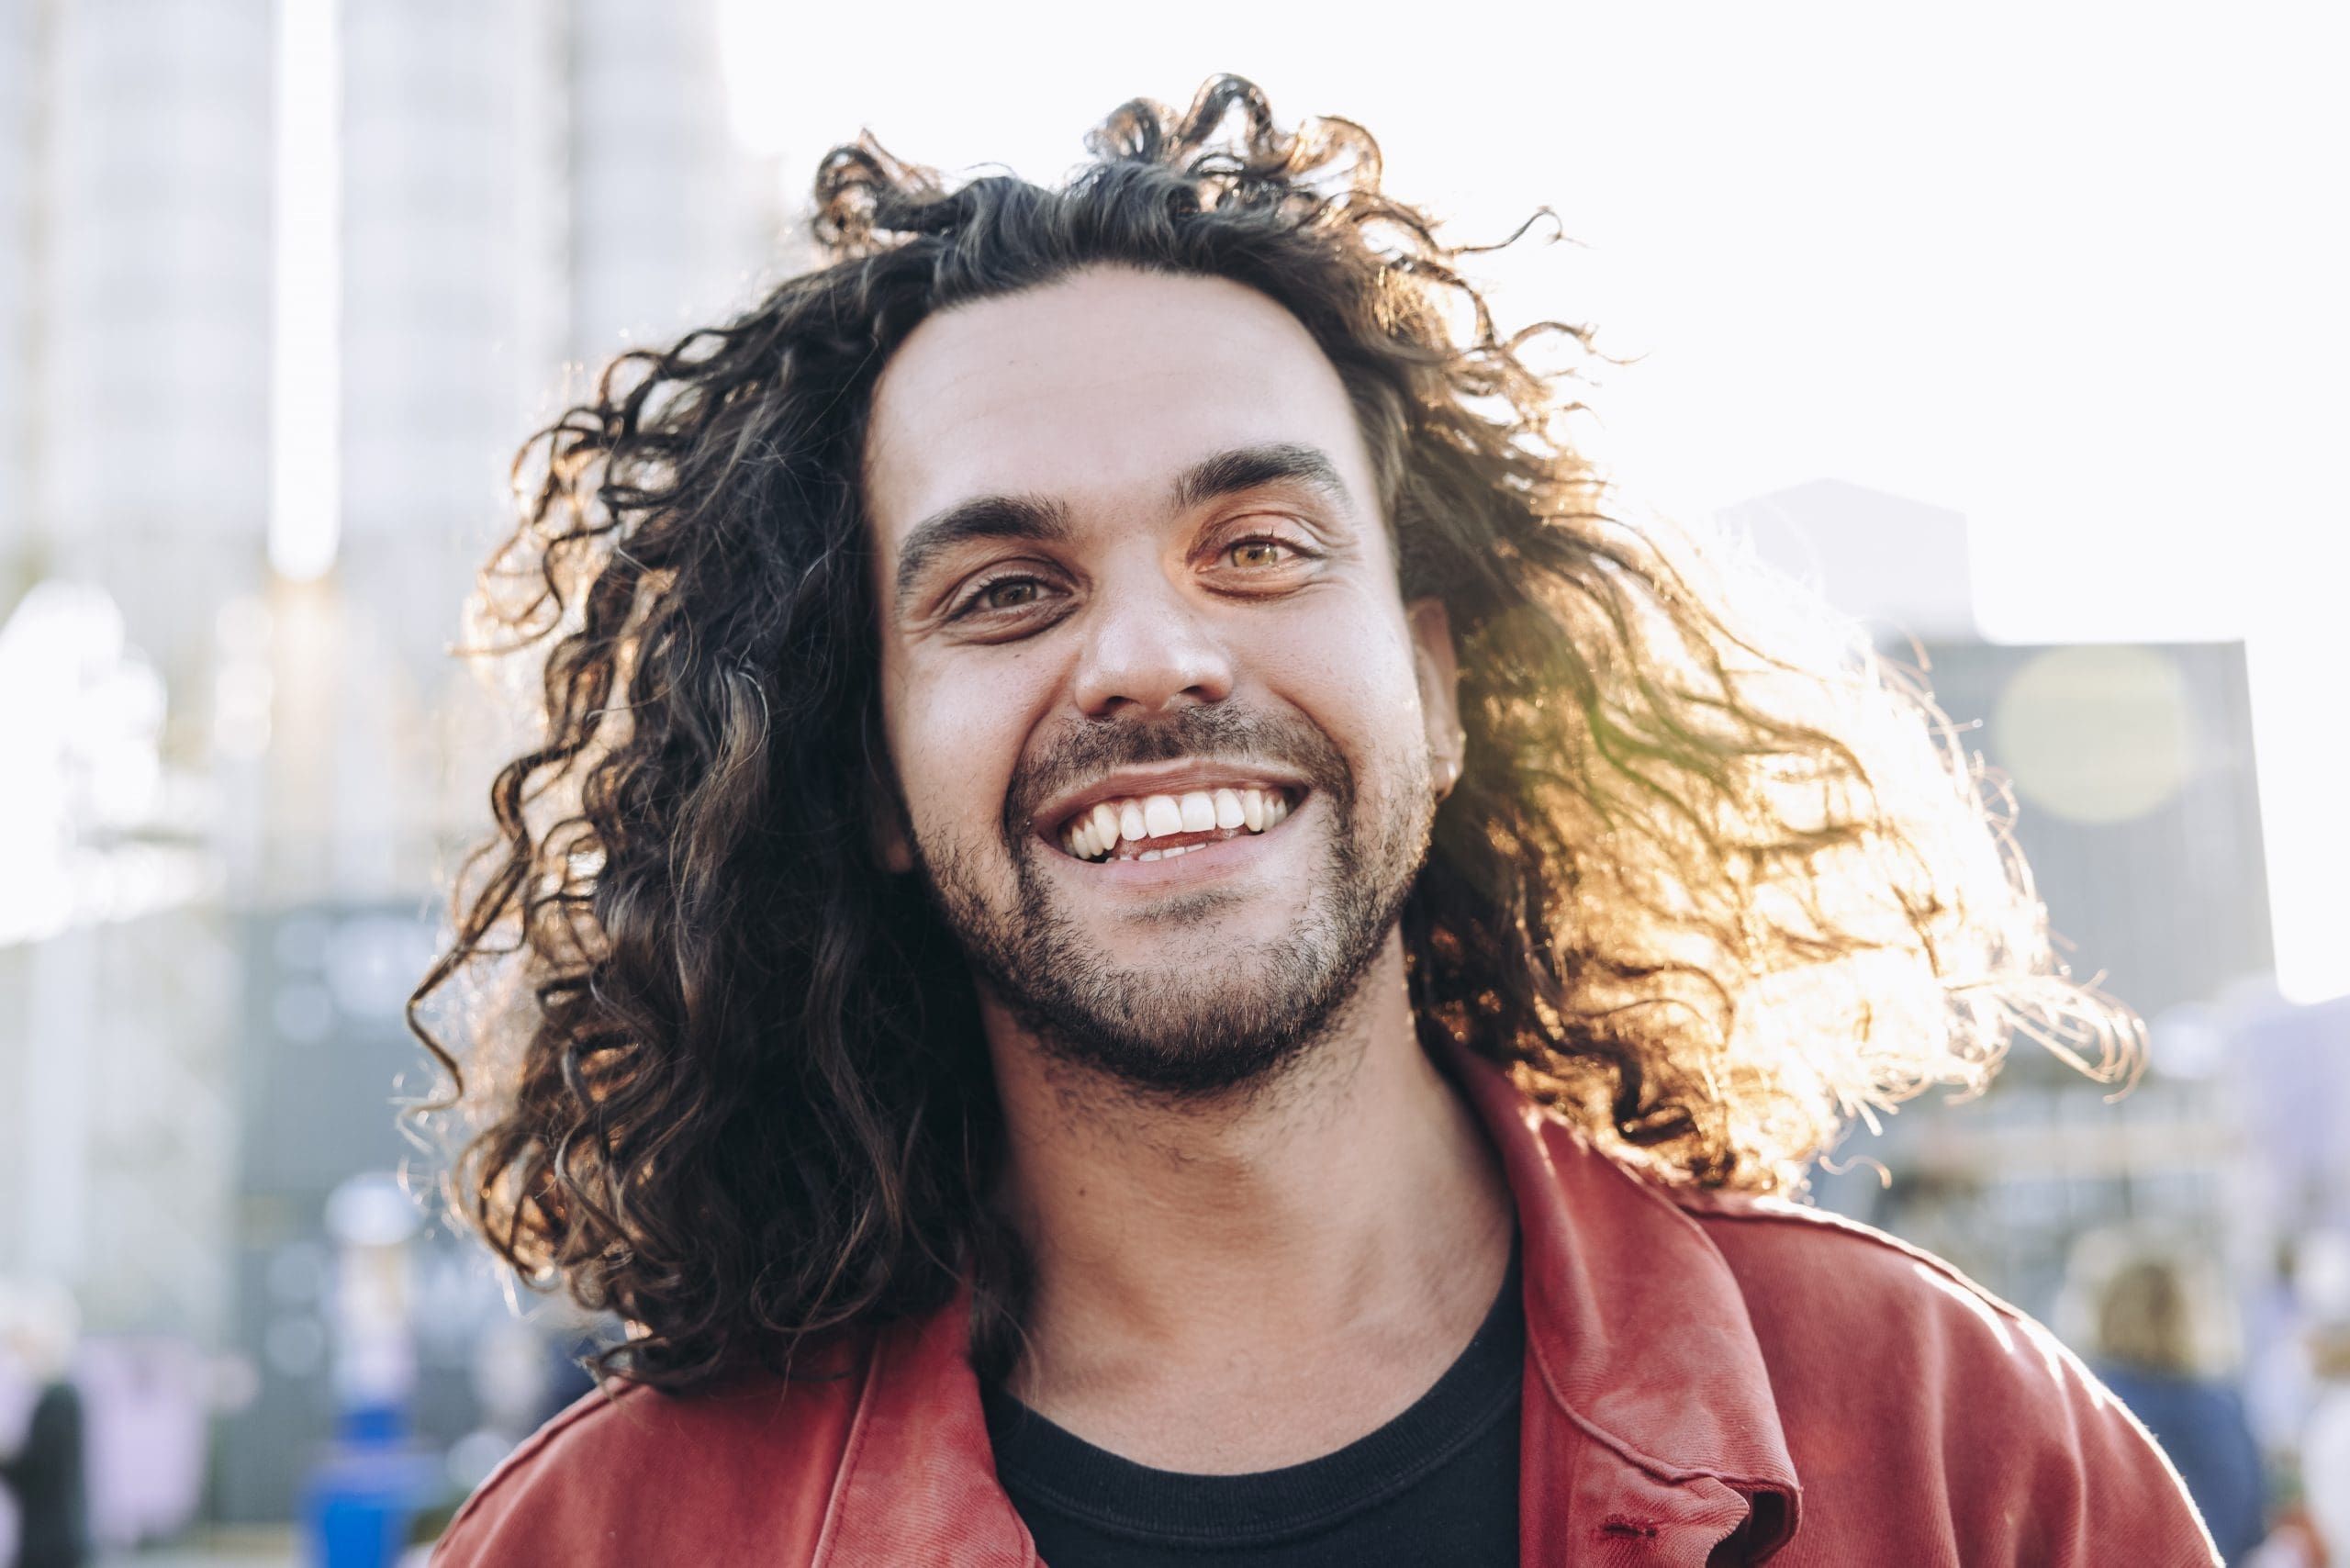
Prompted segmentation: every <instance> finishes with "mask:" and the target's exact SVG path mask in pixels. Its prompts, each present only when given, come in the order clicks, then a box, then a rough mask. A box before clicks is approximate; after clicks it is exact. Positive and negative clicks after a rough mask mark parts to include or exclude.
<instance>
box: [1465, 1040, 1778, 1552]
mask: <svg viewBox="0 0 2350 1568" xmlns="http://www.w3.org/2000/svg"><path fill="white" fill-rule="evenodd" d="M1454 1070H1455V1074H1456V1077H1457V1079H1458V1081H1460V1086H1461V1088H1462V1089H1463V1091H1464V1092H1467V1093H1468V1095H1469V1097H1470V1100H1471V1102H1472V1103H1473V1104H1474V1105H1475V1107H1476V1109H1477V1111H1478V1113H1479V1114H1480V1116H1481V1117H1482V1118H1483V1122H1484V1124H1485V1126H1486V1129H1487V1131H1488V1134H1489V1135H1490V1136H1491V1137H1492V1138H1493V1140H1494V1144H1495V1146H1496V1147H1497V1148H1499V1150H1500V1152H1501V1155H1502V1159H1503V1164H1504V1167H1505V1170H1506V1171H1507V1173H1508V1178H1509V1183H1510V1190H1511V1193H1512V1194H1513V1195H1514V1197H1515V1198H1516V1204H1517V1217H1518V1226H1519V1229H1520V1232H1521V1235H1522V1236H1523V1238H1524V1239H1523V1243H1522V1245H1523V1247H1524V1253H1525V1271H1526V1317H1527V1367H1526V1398H1525V1406H1524V1416H1523V1422H1524V1428H1523V1439H1522V1445H1521V1455H1522V1456H1521V1470H1520V1477H1519V1505H1518V1506H1519V1537H1520V1540H1522V1541H1523V1542H1524V1543H1525V1544H1524V1547H1523V1560H1524V1561H1526V1562H1577V1563H1590V1562H1597V1563H1607V1564H1622V1565H1625V1568H1631V1565H1633V1564H1641V1565H1649V1564H1654V1565H1658V1568H1662V1565H1665V1564H1684V1563H1686V1564H1690V1565H1692V1568H1698V1565H1703V1564H1707V1563H1709V1562H1722V1561H1729V1562H1762V1561H1764V1560H1765V1559H1767V1558H1768V1557H1769V1556H1770V1555H1771V1554H1772V1553H1773V1552H1774V1551H1776V1550H1777V1549H1778V1548H1779V1547H1780V1546H1782V1545H1784V1544H1785V1542H1786V1540H1788V1539H1789V1537H1791V1536H1792V1535H1793V1534H1794V1531H1795V1525H1796V1502H1797V1483H1796V1473H1795V1466H1794V1464H1793V1463H1792V1462H1791V1461H1790V1460H1789V1459H1788V1457H1787V1450H1786V1439H1785V1433H1784V1432H1783V1431H1782V1429H1781V1428H1780V1424H1779V1417H1778V1410H1777V1403H1776V1401H1775V1399H1774V1397H1773V1395H1772V1393H1771V1382H1770V1376H1769V1373H1768V1372H1767V1370H1766V1369H1765V1367H1764V1364H1763V1361H1762V1348H1761V1346H1760V1345H1759V1344H1758V1343H1757V1342H1756V1340H1755V1337H1754V1329H1753V1326H1752V1324H1751V1322H1750V1321H1749V1319H1748V1316H1747V1313H1746V1306H1745V1301H1744V1298H1743V1296H1742V1295H1741V1294H1740V1290H1739V1287H1738V1282H1737V1280H1736V1278H1735V1277H1734V1276H1733V1275H1732V1274H1731V1273H1730V1271H1729V1264H1728V1263H1726V1262H1725V1261H1724V1260H1722V1257H1721V1254H1720V1253H1719V1252H1718V1251H1717V1250H1716V1249H1715V1248H1714V1246H1713V1243H1712V1242H1710V1241H1708V1240H1707V1238H1706V1236H1705V1234H1704V1232H1703V1231H1701V1230H1700V1229H1699V1228H1698V1226H1697V1225H1696V1222H1695V1221H1694V1220H1692V1219H1691V1218H1690V1217H1689V1216H1688V1215H1685V1214H1684V1213H1682V1212H1681V1210H1680V1209H1678V1208H1677V1207H1675V1206H1674V1205H1673V1203H1672V1202H1671V1200H1670V1199H1668V1198H1667V1197H1666V1196H1665V1195H1664V1194H1663V1193H1661V1192H1659V1191H1658V1190H1657V1189H1656V1188H1654V1187H1653V1186H1651V1185H1650V1184H1649V1183H1647V1182H1642V1181H1640V1180H1639V1178H1637V1177H1636V1176H1634V1175H1632V1174H1631V1173H1630V1172H1629V1171H1628V1170H1625V1169H1624V1168H1623V1167H1621V1166H1619V1165H1617V1163H1616V1162H1615V1161H1613V1160H1611V1159H1607V1158H1606V1156H1604V1155H1602V1154H1600V1153H1598V1152H1597V1151H1596V1150H1595V1149H1593V1148H1590V1146H1589V1145H1587V1144H1586V1143H1585V1142H1584V1141H1583V1139H1582V1138H1581V1137H1579V1136H1578V1135H1577V1134H1576V1133H1575V1132H1574V1131H1573V1130H1572V1128H1570V1127H1568V1126H1566V1125H1565V1124H1563V1123H1561V1122H1560V1121H1559V1120H1557V1119H1556V1118H1555V1117H1552V1116H1551V1115H1550V1114H1547V1113H1546V1112H1544V1111H1543V1110H1542V1109H1541V1108H1540V1107H1539V1106H1537V1105H1535V1104H1533V1103H1531V1102H1529V1101H1528V1100H1527V1097H1526V1096H1525V1094H1524V1093H1523V1092H1521V1091H1520V1090H1519V1089H1518V1088H1517V1086H1516V1084H1515V1083H1514V1082H1513V1081H1511V1080H1510V1079H1509V1077H1508V1076H1507V1074H1506V1073H1505V1072H1504V1071H1503V1070H1501V1069H1499V1068H1496V1067H1494V1066H1493V1065H1491V1064H1490V1063H1487V1062H1485V1061H1484V1060H1483V1059H1482V1058H1472V1057H1468V1056H1467V1055H1466V1054H1465V1053H1462V1054H1461V1055H1460V1057H1459V1058H1457V1059H1456V1061H1455V1064H1454ZM1733 1539H1735V1541H1736V1544H1735V1546H1733V1547H1732V1548H1731V1549H1730V1550H1731V1551H1733V1552H1735V1553H1736V1555H1734V1556H1729V1557H1727V1558H1724V1557H1718V1556H1717V1555H1716V1551H1717V1549H1718V1548H1719V1547H1720V1546H1721V1545H1722V1544H1723V1543H1724V1542H1726V1541H1729V1540H1733Z"/></svg>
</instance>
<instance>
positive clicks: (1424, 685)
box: [1404, 598, 1467, 795]
mask: <svg viewBox="0 0 2350 1568" xmlns="http://www.w3.org/2000/svg"><path fill="white" fill-rule="evenodd" d="M1404 622H1405V623H1406V624H1407V625H1409V626H1410V627H1411V630H1412V673H1413V675H1414V677H1415V678H1416V679H1417V681H1418V683H1419V689H1420V712H1421V714H1422V716H1423V717H1424V718H1425V719H1426V721H1427V746H1428V756H1429V759H1430V761H1431V763H1432V764H1433V766H1434V769H1435V773H1436V779H1437V790H1438V794H1439V795H1443V794H1449V793H1450V791H1451V789H1452V786H1453V785H1454V784H1455V783H1457V782H1459V781H1460V767H1461V761H1462V756H1461V753H1462V750H1463V747H1464V745H1465V744H1466V739H1467V737H1466V736H1465V735H1463V734H1462V733H1461V728H1460V654H1459V653H1458V651H1457V650H1455V649H1454V647H1453V645H1452V617H1451V616H1450V615H1449V613H1447V612H1446V610H1445V608H1444V600H1442V599H1433V598H1431V599H1414V600H1413V601H1412V602H1411V603H1409V604H1407V605H1405V606H1404Z"/></svg>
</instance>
